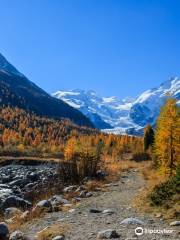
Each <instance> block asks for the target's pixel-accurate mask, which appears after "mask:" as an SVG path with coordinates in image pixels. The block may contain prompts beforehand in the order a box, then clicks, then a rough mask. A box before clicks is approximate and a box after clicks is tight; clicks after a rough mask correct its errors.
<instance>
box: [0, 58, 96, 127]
mask: <svg viewBox="0 0 180 240" xmlns="http://www.w3.org/2000/svg"><path fill="white" fill-rule="evenodd" d="M0 106H13V107H14V106H17V107H20V108H23V109H25V110H29V111H33V112H35V113H36V114H38V115H40V116H47V117H52V118H58V119H59V118H69V119H70V120H72V121H73V122H74V123H76V124H79V125H85V126H88V127H93V124H92V123H91V122H90V120H89V119H88V118H87V117H86V116H84V115H83V114H82V113H81V112H79V111H78V110H77V109H74V108H73V107H71V106H69V105H68V104H66V103H65V102H63V101H62V100H59V99H56V98H53V97H52V96H50V95H49V94H48V93H46V92H45V91H44V90H42V89H41V88H39V87H38V86H37V85H35V84H34V83H33V82H31V81H29V80H28V79H27V78H26V77H25V76H24V75H23V74H22V73H20V72H19V71H18V70H17V69H16V68H15V67H13V66H12V65H11V64H10V63H9V62H8V61H7V60H6V59H5V58H4V57H3V56H2V55H1V54H0Z"/></svg>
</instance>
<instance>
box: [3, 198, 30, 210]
mask: <svg viewBox="0 0 180 240" xmlns="http://www.w3.org/2000/svg"><path fill="white" fill-rule="evenodd" d="M31 206H32V204H31V203H30V202H29V201H27V200H25V199H23V198H20V197H18V196H16V195H10V196H9V197H7V198H6V199H5V200H4V201H3V202H2V204H1V208H2V209H6V208H8V207H20V208H23V209H26V208H29V207H31Z"/></svg>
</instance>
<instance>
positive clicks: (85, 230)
mask: <svg viewBox="0 0 180 240" xmlns="http://www.w3.org/2000/svg"><path fill="white" fill-rule="evenodd" d="M145 184H146V182H145V180H144V179H143V177H142V176H141V174H140V173H139V172H138V171H137V170H130V171H128V172H125V173H124V176H121V179H120V180H119V181H118V182H117V183H116V184H111V185H110V186H109V187H108V188H107V191H105V192H99V193H96V194H95V195H93V197H90V198H88V199H84V200H82V201H81V202H80V203H79V204H78V205H76V206H74V207H73V209H75V210H71V211H70V212H69V211H67V212H55V213H49V214H47V215H45V217H44V218H42V219H39V220H37V221H36V222H34V223H31V224H30V225H28V226H27V227H26V230H25V231H26V234H27V235H28V236H29V237H30V238H34V237H35V235H36V234H37V232H39V231H41V230H42V229H44V228H45V227H47V226H52V225H54V224H61V223H62V224H65V226H67V232H66V233H65V236H66V238H65V239H66V240H95V239H97V234H98V232H99V231H102V230H107V229H115V230H116V231H117V232H118V233H119V235H120V237H119V238H117V239H121V240H133V239H142V240H146V239H147V240H150V239H151V240H152V239H158V240H160V239H161V240H163V239H168V240H173V239H179V237H180V236H179V235H178V227H172V226H170V225H169V223H167V222H165V221H164V220H163V219H160V218H156V217H154V216H151V215H149V214H147V215H146V214H142V213H139V212H138V211H137V210H136V209H134V208H133V207H132V206H131V204H132V202H133V200H134V198H135V196H136V195H137V194H138V193H139V191H141V190H142V189H143V187H144V186H145ZM94 208H95V209H98V210H106V209H111V210H112V211H113V213H112V214H110V215H109V214H103V213H91V212H90V209H94ZM130 217H133V218H138V219H139V220H141V221H143V223H144V225H143V226H140V225H122V224H120V223H121V221H122V220H124V219H126V218H130ZM136 227H142V228H144V229H145V228H146V229H151V230H152V229H156V230H157V229H160V230H163V229H172V230H173V233H171V234H169V235H162V234H156V235H154V234H143V235H142V236H138V237H137V236H136V235H135V228H136ZM65 230H66V229H65Z"/></svg>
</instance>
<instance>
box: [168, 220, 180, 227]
mask: <svg viewBox="0 0 180 240" xmlns="http://www.w3.org/2000/svg"><path fill="white" fill-rule="evenodd" d="M170 226H180V221H174V222H171V223H170Z"/></svg>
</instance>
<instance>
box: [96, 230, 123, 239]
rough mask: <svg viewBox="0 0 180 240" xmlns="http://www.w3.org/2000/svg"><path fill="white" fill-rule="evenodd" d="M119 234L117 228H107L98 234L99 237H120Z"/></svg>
mask: <svg viewBox="0 0 180 240" xmlns="http://www.w3.org/2000/svg"><path fill="white" fill-rule="evenodd" d="M119 237H120V236H119V234H118V233H117V232H116V230H113V229H107V230H104V231H101V232H99V233H98V235H97V239H112V238H119Z"/></svg>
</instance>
